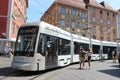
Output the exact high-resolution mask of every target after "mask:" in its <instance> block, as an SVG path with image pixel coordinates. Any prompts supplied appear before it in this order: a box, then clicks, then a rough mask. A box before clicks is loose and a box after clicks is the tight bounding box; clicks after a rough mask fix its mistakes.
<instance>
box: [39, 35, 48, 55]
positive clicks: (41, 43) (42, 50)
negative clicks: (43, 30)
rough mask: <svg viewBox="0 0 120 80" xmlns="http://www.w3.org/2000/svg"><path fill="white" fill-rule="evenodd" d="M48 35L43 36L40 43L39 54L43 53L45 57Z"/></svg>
mask: <svg viewBox="0 0 120 80" xmlns="http://www.w3.org/2000/svg"><path fill="white" fill-rule="evenodd" d="M45 39H46V35H44V34H41V35H40V37H39V42H38V50H37V52H38V53H41V54H42V55H44V53H45V42H46V40H45Z"/></svg>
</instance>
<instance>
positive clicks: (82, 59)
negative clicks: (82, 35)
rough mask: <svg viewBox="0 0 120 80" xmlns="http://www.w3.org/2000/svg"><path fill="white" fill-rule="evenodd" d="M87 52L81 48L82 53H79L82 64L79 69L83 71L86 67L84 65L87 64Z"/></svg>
mask: <svg viewBox="0 0 120 80" xmlns="http://www.w3.org/2000/svg"><path fill="white" fill-rule="evenodd" d="M85 54H86V53H85V51H84V49H83V48H80V51H79V63H80V68H79V69H82V66H83V67H84V63H85Z"/></svg>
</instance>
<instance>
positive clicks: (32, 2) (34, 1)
mask: <svg viewBox="0 0 120 80" xmlns="http://www.w3.org/2000/svg"><path fill="white" fill-rule="evenodd" d="M28 1H29V2H28V8H27V22H36V21H40V18H41V16H42V15H43V14H44V12H45V11H46V10H47V9H48V8H49V7H50V5H51V4H52V3H53V2H54V0H28ZM96 1H97V2H99V3H100V2H102V1H105V2H106V3H108V4H109V5H110V6H111V7H112V8H113V9H115V10H118V9H120V0H96Z"/></svg>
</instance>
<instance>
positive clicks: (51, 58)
mask: <svg viewBox="0 0 120 80" xmlns="http://www.w3.org/2000/svg"><path fill="white" fill-rule="evenodd" d="M45 55H46V60H45V62H46V68H47V69H48V68H53V67H57V58H58V38H57V37H55V36H50V35H47V36H46V53H45Z"/></svg>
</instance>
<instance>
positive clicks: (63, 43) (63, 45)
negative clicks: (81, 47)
mask: <svg viewBox="0 0 120 80" xmlns="http://www.w3.org/2000/svg"><path fill="white" fill-rule="evenodd" d="M58 52H59V55H68V54H70V41H69V40H66V39H61V38H60V39H59V51H58Z"/></svg>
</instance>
